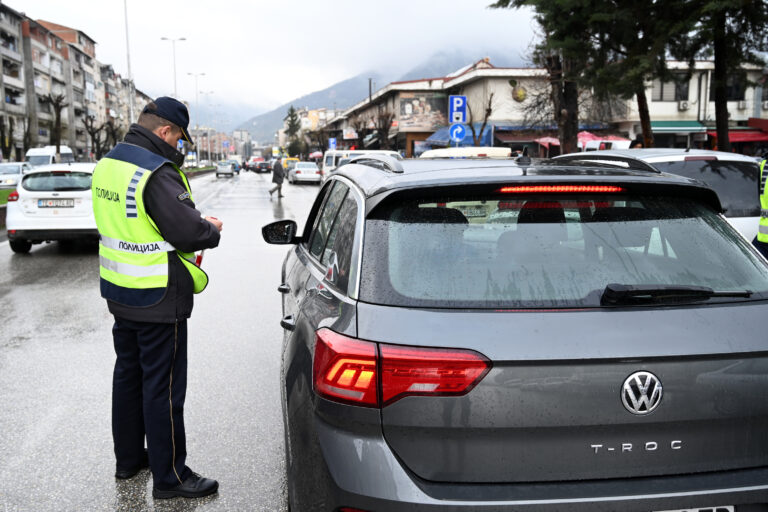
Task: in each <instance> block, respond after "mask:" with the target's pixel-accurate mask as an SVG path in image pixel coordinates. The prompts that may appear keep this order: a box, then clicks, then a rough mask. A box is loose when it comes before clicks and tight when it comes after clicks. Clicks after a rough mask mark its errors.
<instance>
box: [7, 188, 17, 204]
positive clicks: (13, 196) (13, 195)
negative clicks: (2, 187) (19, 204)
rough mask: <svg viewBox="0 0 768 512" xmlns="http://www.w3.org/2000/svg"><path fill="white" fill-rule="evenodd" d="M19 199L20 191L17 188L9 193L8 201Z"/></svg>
mask: <svg viewBox="0 0 768 512" xmlns="http://www.w3.org/2000/svg"><path fill="white" fill-rule="evenodd" d="M18 200H19V193H18V192H16V191H15V190H14V191H13V192H11V193H10V194H9V195H8V202H9V203H12V202H14V201H18Z"/></svg>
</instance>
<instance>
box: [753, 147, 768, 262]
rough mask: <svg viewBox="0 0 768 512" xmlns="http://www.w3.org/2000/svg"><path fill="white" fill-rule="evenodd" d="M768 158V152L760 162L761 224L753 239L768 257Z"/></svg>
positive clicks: (754, 243)
mask: <svg viewBox="0 0 768 512" xmlns="http://www.w3.org/2000/svg"><path fill="white" fill-rule="evenodd" d="M766 160H768V154H766V155H763V161H762V162H760V181H759V182H758V183H759V185H760V225H759V226H758V228H757V236H756V237H755V239H754V240H752V245H754V246H755V247H756V248H757V250H758V251H760V253H761V254H762V255H763V256H765V257H766V258H768V191H767V190H766V186H765V181H766V174H765V162H766Z"/></svg>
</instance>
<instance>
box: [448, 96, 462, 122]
mask: <svg viewBox="0 0 768 512" xmlns="http://www.w3.org/2000/svg"><path fill="white" fill-rule="evenodd" d="M448 119H450V121H451V123H466V122H467V97H466V96H449V97H448Z"/></svg>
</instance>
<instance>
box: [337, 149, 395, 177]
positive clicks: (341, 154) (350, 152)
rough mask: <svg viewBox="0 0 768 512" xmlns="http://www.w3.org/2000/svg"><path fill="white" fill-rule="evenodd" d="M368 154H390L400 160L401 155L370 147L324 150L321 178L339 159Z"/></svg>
mask: <svg viewBox="0 0 768 512" xmlns="http://www.w3.org/2000/svg"><path fill="white" fill-rule="evenodd" d="M369 154H377V155H387V156H391V157H392V158H395V159H397V160H402V159H403V157H402V156H400V153H398V152H397V151H388V150H382V149H372V150H365V149H329V150H328V151H326V152H325V154H324V155H323V165H322V171H323V179H324V180H326V179H328V176H329V175H330V174H331V173H332V172H333V171H335V170H336V168H337V167H338V166H339V161H340V160H342V159H345V160H350V159H352V158H355V157H357V156H360V155H369Z"/></svg>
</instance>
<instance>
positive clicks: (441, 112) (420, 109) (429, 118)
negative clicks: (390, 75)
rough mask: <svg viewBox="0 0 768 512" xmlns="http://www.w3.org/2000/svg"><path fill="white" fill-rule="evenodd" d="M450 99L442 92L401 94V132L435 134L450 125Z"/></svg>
mask: <svg viewBox="0 0 768 512" xmlns="http://www.w3.org/2000/svg"><path fill="white" fill-rule="evenodd" d="M447 112H448V97H447V96H446V95H445V94H444V93H440V92H421V93H418V92H404V93H401V94H400V120H399V129H400V130H399V131H401V132H433V131H435V130H437V129H438V128H441V127H443V126H446V125H447V124H448V116H447Z"/></svg>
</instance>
